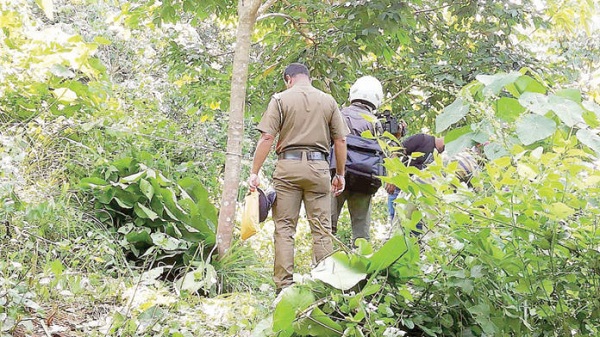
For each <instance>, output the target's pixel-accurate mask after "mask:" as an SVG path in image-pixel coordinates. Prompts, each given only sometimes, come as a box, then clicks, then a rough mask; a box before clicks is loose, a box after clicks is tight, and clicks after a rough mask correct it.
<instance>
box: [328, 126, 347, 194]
mask: <svg viewBox="0 0 600 337" xmlns="http://www.w3.org/2000/svg"><path fill="white" fill-rule="evenodd" d="M333 151H334V152H335V167H336V169H335V177H333V180H332V181H331V191H332V192H333V193H334V195H335V196H338V195H340V194H341V193H342V192H344V188H345V187H346V179H345V177H344V174H345V173H346V155H347V153H346V151H347V149H346V137H341V138H336V139H334V140H333Z"/></svg>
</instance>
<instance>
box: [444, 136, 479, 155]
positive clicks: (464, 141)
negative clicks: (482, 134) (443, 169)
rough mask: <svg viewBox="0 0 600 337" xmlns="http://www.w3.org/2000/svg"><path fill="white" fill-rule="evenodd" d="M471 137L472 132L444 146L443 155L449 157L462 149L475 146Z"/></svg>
mask: <svg viewBox="0 0 600 337" xmlns="http://www.w3.org/2000/svg"><path fill="white" fill-rule="evenodd" d="M473 135H474V134H473V133H472V132H469V133H466V134H464V135H462V136H460V137H458V138H457V139H455V140H453V141H452V142H450V143H448V144H446V149H445V153H446V154H448V155H449V156H453V155H455V154H457V153H459V152H460V151H462V150H464V149H468V148H470V147H472V146H473V145H475V142H474V141H473Z"/></svg>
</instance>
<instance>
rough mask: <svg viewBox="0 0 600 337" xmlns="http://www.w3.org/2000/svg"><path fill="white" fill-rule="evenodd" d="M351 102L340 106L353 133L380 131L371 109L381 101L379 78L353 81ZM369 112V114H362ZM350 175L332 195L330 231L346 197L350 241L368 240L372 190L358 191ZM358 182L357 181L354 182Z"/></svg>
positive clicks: (335, 222)
mask: <svg viewBox="0 0 600 337" xmlns="http://www.w3.org/2000/svg"><path fill="white" fill-rule="evenodd" d="M349 100H350V105H349V106H347V107H345V108H343V109H342V110H341V112H342V116H343V117H344V120H345V121H346V124H347V125H348V128H349V129H350V132H351V133H352V134H353V135H356V136H361V135H362V133H363V132H365V131H370V132H371V134H372V135H380V134H382V133H383V128H382V125H381V123H380V122H379V120H378V119H377V117H375V114H374V111H375V109H377V108H379V106H380V105H381V103H382V101H383V87H382V85H381V82H379V80H378V79H376V78H375V77H373V76H363V77H361V78H359V79H357V80H356V82H354V84H353V85H352V87H351V88H350V95H349ZM365 115H366V116H370V117H371V118H368V117H367V118H365ZM348 179H350V180H352V177H350V176H349V173H348V172H346V180H347V184H346V189H345V190H344V191H343V192H342V193H341V194H339V195H338V196H337V197H333V198H332V207H331V211H332V218H331V225H332V232H333V233H334V234H335V233H336V232H337V226H338V218H339V216H340V213H341V210H342V208H343V207H344V204H345V203H346V201H347V202H348V212H349V213H350V222H351V225H352V242H353V243H354V242H355V240H356V239H358V238H364V239H366V240H369V237H370V235H369V230H370V222H371V199H372V197H373V194H371V193H365V192H360V191H358V190H360V189H358V188H357V189H353V188H352V186H351V185H352V184H353V182H352V181H348ZM357 183H358V184H360V182H357Z"/></svg>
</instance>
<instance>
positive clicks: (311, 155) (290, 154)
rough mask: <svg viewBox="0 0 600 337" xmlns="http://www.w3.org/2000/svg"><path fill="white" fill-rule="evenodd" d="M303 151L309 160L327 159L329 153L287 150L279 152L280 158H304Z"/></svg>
mask: <svg viewBox="0 0 600 337" xmlns="http://www.w3.org/2000/svg"><path fill="white" fill-rule="evenodd" d="M303 153H306V159H307V160H327V155H326V154H325V153H323V152H319V151H285V152H282V153H280V154H279V159H294V160H302V154H303Z"/></svg>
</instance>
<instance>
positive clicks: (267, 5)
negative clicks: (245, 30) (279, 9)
mask: <svg viewBox="0 0 600 337" xmlns="http://www.w3.org/2000/svg"><path fill="white" fill-rule="evenodd" d="M276 2H277V0H266V1H265V3H264V4H262V5H260V7H259V8H258V13H257V14H258V16H259V17H260V16H262V15H263V14H264V13H265V12H266V11H267V10H268V9H269V8H271V6H273V5H274V4H275V3H276ZM257 21H258V19H257Z"/></svg>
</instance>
